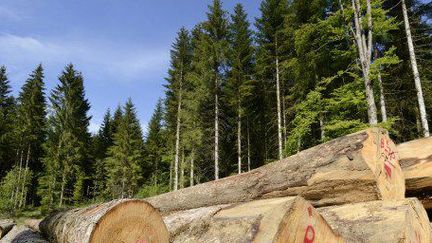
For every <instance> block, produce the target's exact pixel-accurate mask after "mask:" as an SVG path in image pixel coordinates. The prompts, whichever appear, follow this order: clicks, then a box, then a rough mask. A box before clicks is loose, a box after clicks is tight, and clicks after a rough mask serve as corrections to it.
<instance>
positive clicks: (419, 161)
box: [397, 138, 432, 209]
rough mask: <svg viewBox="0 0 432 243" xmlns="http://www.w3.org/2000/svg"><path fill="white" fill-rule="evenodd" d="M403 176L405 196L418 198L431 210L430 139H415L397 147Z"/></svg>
mask: <svg viewBox="0 0 432 243" xmlns="http://www.w3.org/2000/svg"><path fill="white" fill-rule="evenodd" d="M397 150H398V152H399V159H400V164H401V167H402V168H403V172H404V175H405V185H406V195H407V196H410V197H418V198H419V199H420V200H421V201H422V203H423V206H424V207H425V208H426V209H432V138H423V139H417V140H413V141H410V142H406V143H402V144H399V145H398V146H397Z"/></svg>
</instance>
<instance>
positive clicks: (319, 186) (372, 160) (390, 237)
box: [15, 128, 432, 243]
mask: <svg viewBox="0 0 432 243" xmlns="http://www.w3.org/2000/svg"><path fill="white" fill-rule="evenodd" d="M415 143H420V145H419V144H415ZM428 146H430V147H429V148H431V147H432V140H430V139H429V140H428V139H425V140H419V141H413V142H411V143H407V144H401V145H399V146H398V147H396V146H395V144H394V143H393V142H392V140H391V139H390V138H389V136H388V133H387V132H386V131H385V130H383V129H379V128H371V129H368V130H365V131H361V132H358V133H355V134H351V135H348V136H344V137H341V138H338V139H335V140H332V141H330V142H328V143H325V144H322V145H318V146H316V147H313V148H310V149H308V150H305V151H302V152H300V153H298V154H296V155H294V156H291V157H288V158H286V159H283V160H280V161H276V162H274V163H270V164H267V165H265V166H263V167H260V168H257V169H255V170H252V171H250V172H248V173H243V174H240V175H235V176H231V177H227V178H224V179H220V180H217V181H211V182H207V183H203V184H200V185H197V186H194V187H189V188H184V189H181V190H178V191H173V192H170V193H166V194H162V195H159V196H155V197H151V198H147V199H145V201H143V200H131V199H129V200H117V201H112V202H109V203H104V204H99V205H94V206H91V207H87V208H80V209H73V210H69V211H65V212H58V213H54V214H52V215H50V216H48V217H46V218H45V219H44V220H43V221H42V222H40V221H35V220H33V221H27V222H26V224H27V225H28V227H30V228H31V229H32V230H33V231H40V232H41V233H42V235H43V236H45V238H46V239H48V240H49V241H51V242H59V243H60V242H77V243H80V242H133V243H144V242H146V243H148V242H303V243H314V242H315V243H317V242H324V243H333V242H336V243H338V242H389V243H392V242H395V243H396V242H398V243H399V242H416V243H423V242H432V236H431V232H432V230H431V226H430V224H429V219H428V215H427V213H426V211H425V209H424V207H423V206H422V204H421V203H420V202H419V201H418V200H417V199H415V198H409V199H405V187H406V188H407V195H413V194H415V195H414V196H419V195H423V194H421V193H425V192H427V190H429V189H430V188H432V169H431V168H432V166H431V167H429V166H430V164H429V163H432V162H431V160H430V159H431V158H432V155H431V154H432V148H431V149H427V147H428ZM420 148H422V149H423V150H422V149H420ZM425 148H426V149H425ZM428 151H429V152H430V154H428ZM399 158H400V159H401V164H402V168H403V169H402V168H401V166H400V164H399ZM428 168H429V170H427V169H428ZM405 177H406V185H405ZM428 195H429V194H428ZM430 195H432V194H430ZM421 199H423V201H424V198H421ZM15 228H16V227H15ZM17 230H18V229H17ZM25 230H28V228H25Z"/></svg>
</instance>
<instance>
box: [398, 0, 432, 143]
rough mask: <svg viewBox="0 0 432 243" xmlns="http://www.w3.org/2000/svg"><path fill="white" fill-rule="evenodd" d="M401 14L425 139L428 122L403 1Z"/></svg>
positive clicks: (427, 131) (403, 1) (427, 134)
mask: <svg viewBox="0 0 432 243" xmlns="http://www.w3.org/2000/svg"><path fill="white" fill-rule="evenodd" d="M402 12H403V16H404V23H405V31H406V35H407V42H408V50H409V54H410V60H411V68H412V71H413V75H414V83H415V87H416V90H417V99H418V104H419V110H420V118H421V123H422V127H423V135H424V136H425V137H429V136H430V134H429V125H428V120H427V114H426V106H425V103H424V98H423V90H422V85H421V81H420V74H419V71H418V68H417V60H416V56H415V51H414V43H413V40H412V36H411V27H410V24H409V19H408V12H407V8H406V4H405V0H402Z"/></svg>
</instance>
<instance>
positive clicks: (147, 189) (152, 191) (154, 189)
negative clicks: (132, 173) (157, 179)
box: [136, 184, 170, 198]
mask: <svg viewBox="0 0 432 243" xmlns="http://www.w3.org/2000/svg"><path fill="white" fill-rule="evenodd" d="M169 190H170V188H169V186H168V185H159V184H156V185H155V184H151V185H144V186H143V187H142V188H141V189H140V190H139V192H138V193H137V194H136V197H137V198H147V197H152V196H156V195H159V194H162V193H166V192H169Z"/></svg>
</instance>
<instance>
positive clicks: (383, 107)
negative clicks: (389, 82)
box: [378, 71, 387, 122]
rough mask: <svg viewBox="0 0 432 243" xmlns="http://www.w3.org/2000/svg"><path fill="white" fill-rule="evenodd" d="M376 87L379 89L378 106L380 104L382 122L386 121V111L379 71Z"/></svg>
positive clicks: (379, 72)
mask: <svg viewBox="0 0 432 243" xmlns="http://www.w3.org/2000/svg"><path fill="white" fill-rule="evenodd" d="M378 85H379V88H380V104H381V117H382V121H383V122H386V121H387V109H386V104H385V97H384V88H383V84H382V78H381V71H378Z"/></svg>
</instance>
